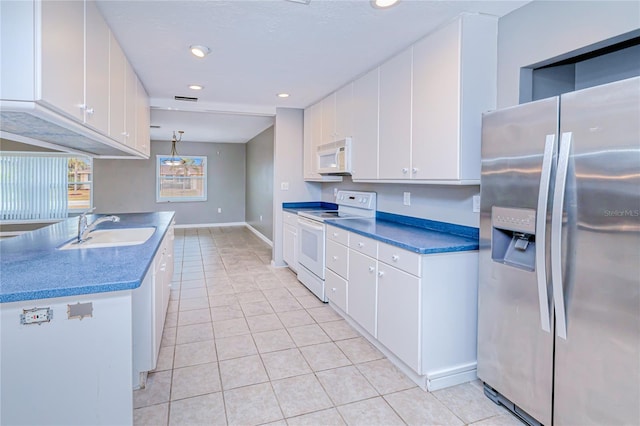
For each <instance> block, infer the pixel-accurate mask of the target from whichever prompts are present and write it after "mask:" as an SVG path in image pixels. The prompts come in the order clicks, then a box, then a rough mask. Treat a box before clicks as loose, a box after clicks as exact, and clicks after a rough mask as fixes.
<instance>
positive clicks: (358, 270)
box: [347, 249, 378, 337]
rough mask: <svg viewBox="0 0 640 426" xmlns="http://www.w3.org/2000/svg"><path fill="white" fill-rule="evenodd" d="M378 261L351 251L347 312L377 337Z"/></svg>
mask: <svg viewBox="0 0 640 426" xmlns="http://www.w3.org/2000/svg"><path fill="white" fill-rule="evenodd" d="M377 271H378V261H377V260H375V259H372V258H370V257H369V256H365V255H364V254H360V253H358V252H357V251H355V250H351V249H350V250H349V284H348V287H347V310H348V312H349V316H351V318H353V319H354V320H355V321H356V322H357V323H358V324H360V326H361V327H362V328H364V329H365V330H366V331H367V332H368V333H369V334H371V335H372V336H373V337H375V336H376V300H377V289H376V287H377V285H376V273H377Z"/></svg>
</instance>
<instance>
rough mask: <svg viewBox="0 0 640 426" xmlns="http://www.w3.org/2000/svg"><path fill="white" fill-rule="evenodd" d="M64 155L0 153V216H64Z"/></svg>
mask: <svg viewBox="0 0 640 426" xmlns="http://www.w3.org/2000/svg"><path fill="white" fill-rule="evenodd" d="M67 184H68V177H67V157H66V156H65V157H62V156H43V155H38V156H24V155H2V156H0V207H1V208H2V210H1V211H0V215H1V217H0V219H2V220H38V219H42V220H44V219H63V218H66V217H67V208H68V207H67V188H68V187H67Z"/></svg>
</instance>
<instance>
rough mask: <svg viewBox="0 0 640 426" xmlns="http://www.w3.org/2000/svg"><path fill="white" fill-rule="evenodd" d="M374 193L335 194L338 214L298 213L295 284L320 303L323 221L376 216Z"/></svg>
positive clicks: (323, 211) (323, 296) (321, 294)
mask: <svg viewBox="0 0 640 426" xmlns="http://www.w3.org/2000/svg"><path fill="white" fill-rule="evenodd" d="M376 201H377V200H376V193H375V192H361V191H338V194H337V196H336V204H338V210H321V209H319V210H303V211H299V212H298V265H299V268H298V280H299V281H300V282H301V283H302V284H304V285H305V286H306V287H307V288H308V289H309V290H311V292H312V293H313V294H315V295H316V296H317V297H318V298H319V299H320V300H322V301H323V302H327V301H328V299H327V296H326V294H325V288H324V267H325V234H326V229H327V227H326V225H325V223H324V221H325V220H328V219H345V220H348V219H354V218H373V217H375V216H376Z"/></svg>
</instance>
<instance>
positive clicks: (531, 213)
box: [491, 206, 536, 271]
mask: <svg viewBox="0 0 640 426" xmlns="http://www.w3.org/2000/svg"><path fill="white" fill-rule="evenodd" d="M491 240H492V244H491V258H492V259H493V260H494V262H500V263H503V264H505V265H509V266H513V267H516V268H520V269H524V270H527V271H533V270H534V269H535V260H536V211H535V210H533V209H517V208H507V207H496V206H494V207H492V209H491Z"/></svg>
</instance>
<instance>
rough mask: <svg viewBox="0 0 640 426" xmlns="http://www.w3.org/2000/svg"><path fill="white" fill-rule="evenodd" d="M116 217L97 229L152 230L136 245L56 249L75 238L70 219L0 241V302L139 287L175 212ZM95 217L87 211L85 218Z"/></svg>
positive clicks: (74, 223) (74, 224) (74, 222)
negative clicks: (152, 231) (146, 238)
mask: <svg viewBox="0 0 640 426" xmlns="http://www.w3.org/2000/svg"><path fill="white" fill-rule="evenodd" d="M116 214H117V213H116ZM117 215H118V216H119V217H120V222H117V223H114V222H105V223H102V224H100V225H98V227H97V228H96V229H115V228H141V227H155V228H156V231H155V232H154V233H153V235H152V236H151V237H150V238H149V239H148V240H147V241H146V242H145V243H144V244H139V245H133V246H121V247H105V248H91V249H78V250H58V249H57V247H60V246H61V245H63V244H65V243H67V242H69V241H71V240H73V239H75V238H77V235H78V219H77V218H71V219H67V220H65V221H62V222H59V223H56V224H55V225H51V226H47V227H45V228H41V229H38V230H36V231H31V232H28V233H25V234H22V235H20V236H18V237H14V238H7V239H3V240H0V303H6V302H18V301H23V300H34V299H49V298H53V297H64V296H75V295H81V294H93V293H105V292H111V291H120V290H131V289H135V288H138V287H139V286H140V284H141V283H142V280H143V279H144V276H145V274H146V273H147V270H148V269H149V267H150V266H151V263H152V261H153V258H154V256H155V254H156V252H157V250H158V247H159V246H160V243H161V242H162V239H163V238H164V235H165V233H166V232H167V229H169V226H170V225H171V221H172V220H173V217H174V215H175V213H174V212H157V213H125V214H117ZM100 216H102V215H89V216H87V218H88V222H89V223H92V222H93V221H94V220H95V219H96V218H97V217H100Z"/></svg>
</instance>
